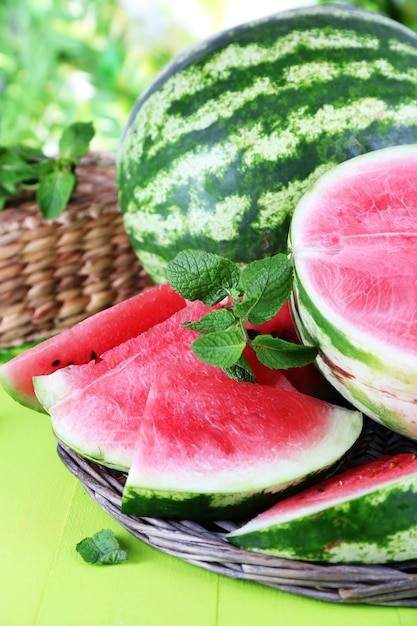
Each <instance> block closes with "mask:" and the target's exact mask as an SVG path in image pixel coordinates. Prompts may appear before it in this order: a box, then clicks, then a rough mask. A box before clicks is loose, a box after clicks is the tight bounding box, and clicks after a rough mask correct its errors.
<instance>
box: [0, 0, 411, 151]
mask: <svg viewBox="0 0 417 626" xmlns="http://www.w3.org/2000/svg"><path fill="white" fill-rule="evenodd" d="M174 1H179V0H173V2H174ZM318 1H322V2H326V1H327V0H318ZM149 2H152V0H149ZM200 3H201V5H202V6H203V7H204V9H205V10H206V11H207V12H208V14H209V15H210V17H211V20H212V25H213V28H215V27H216V24H218V23H219V21H220V20H219V16H220V15H221V12H222V11H224V8H225V5H226V4H227V0H215V1H214V0H213V1H212V2H209V1H208V0H200ZM345 3H348V4H354V5H357V6H362V7H364V8H368V9H371V10H376V11H379V12H381V13H385V14H387V15H390V17H393V18H394V19H397V20H399V21H402V22H403V23H405V24H407V25H408V26H410V27H411V28H417V2H416V0H345ZM279 5H280V1H279V0H277V2H276V6H277V10H278V9H279ZM167 18H168V19H171V20H172V27H171V28H170V29H169V36H165V35H164V36H163V37H155V36H152V34H151V33H149V32H148V31H147V29H146V28H145V27H144V24H143V23H141V21H140V20H139V19H134V18H133V17H132V16H131V15H129V14H128V13H127V12H126V11H125V10H124V9H123V8H122V6H121V5H120V4H119V2H118V1H117V0H1V2H0V145H13V144H16V143H19V142H25V143H27V144H30V145H34V146H36V147H38V146H42V147H43V148H44V149H45V150H46V151H47V152H48V151H50V152H53V150H54V146H55V144H54V142H55V141H56V138H57V137H58V135H59V134H60V133H61V131H62V128H63V127H65V126H67V125H68V124H70V123H71V122H74V121H90V120H91V121H93V122H94V125H95V128H96V137H95V139H94V141H93V144H92V146H93V148H94V149H107V150H111V151H116V150H117V146H118V142H119V138H120V135H121V132H122V129H123V126H124V124H125V122H126V120H127V117H128V114H129V111H130V109H131V108H132V106H133V104H134V101H135V100H136V98H137V97H138V95H139V94H140V92H141V91H142V90H143V89H144V88H145V87H146V86H147V84H148V83H149V82H150V81H151V80H152V78H153V77H154V76H155V74H156V73H157V72H158V71H159V70H160V69H161V68H162V67H163V66H164V65H165V64H166V63H167V62H168V61H169V59H170V58H172V57H173V56H174V55H176V54H177V53H178V52H179V51H181V50H182V49H184V47H186V46H187V45H189V44H191V43H192V42H193V40H194V39H195V34H193V33H192V32H191V31H190V30H187V29H186V28H185V27H184V25H183V24H180V23H176V22H175V21H174V18H173V17H172V15H171V17H169V16H167Z"/></svg>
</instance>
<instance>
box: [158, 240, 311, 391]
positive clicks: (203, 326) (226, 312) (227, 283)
mask: <svg viewBox="0 0 417 626" xmlns="http://www.w3.org/2000/svg"><path fill="white" fill-rule="evenodd" d="M167 278H168V280H169V282H170V283H171V286H172V287H173V289H175V290H176V291H177V292H178V293H180V294H181V295H182V296H183V297H185V298H187V299H188V300H202V301H203V302H204V303H205V304H206V305H207V306H214V305H218V304H220V303H221V302H222V300H224V302H223V304H222V305H220V307H219V308H216V309H215V310H214V311H210V312H209V313H207V314H206V315H205V316H203V317H202V318H201V319H200V320H192V321H190V322H187V323H185V324H183V326H185V327H186V328H190V329H192V330H195V331H196V332H198V333H199V337H198V339H196V340H195V341H194V342H193V343H192V344H191V347H192V349H193V351H194V353H195V354H196V356H197V357H198V358H200V359H201V360H202V361H205V362H207V363H209V364H211V365H213V366H215V367H221V368H222V369H223V370H224V371H225V372H226V374H228V376H230V377H231V378H234V379H236V380H241V381H248V382H256V380H255V375H254V372H253V371H252V369H251V367H250V366H249V364H248V362H247V360H246V358H245V356H244V354H243V351H244V349H245V347H246V346H247V345H248V346H249V347H251V348H253V349H254V350H255V352H256V355H257V358H258V360H259V361H260V362H261V363H263V364H264V365H266V366H267V367H270V368H273V369H288V368H290V367H301V366H303V365H306V364H307V363H311V362H312V361H314V359H315V357H316V355H317V350H316V348H314V347H307V346H302V345H299V344H294V343H289V342H287V341H284V340H283V339H276V338H274V337H272V336H270V335H260V334H257V333H256V332H254V331H253V329H252V330H250V329H249V328H248V324H249V323H250V324H252V325H253V326H259V325H261V324H263V323H264V322H267V321H269V320H271V319H272V318H273V317H274V316H275V315H276V314H277V313H278V311H279V310H280V309H281V308H282V307H283V305H284V304H285V303H286V302H287V301H288V299H289V297H290V295H291V291H292V286H293V268H292V263H291V260H290V258H289V256H288V255H285V254H276V255H274V256H271V257H267V258H265V259H259V260H255V261H252V262H251V263H249V264H248V265H246V267H244V268H243V269H240V268H239V266H238V265H237V264H236V263H233V262H232V261H229V260H228V259H224V258H223V257H220V256H218V255H216V254H212V253H209V252H204V251H202V250H183V251H182V252H179V253H178V254H177V256H176V257H175V258H174V259H173V260H172V261H171V262H170V263H169V264H168V268H167Z"/></svg>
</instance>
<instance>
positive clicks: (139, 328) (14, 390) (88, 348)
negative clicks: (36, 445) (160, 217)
mask: <svg viewBox="0 0 417 626" xmlns="http://www.w3.org/2000/svg"><path fill="white" fill-rule="evenodd" d="M185 305H186V301H185V300H184V298H182V297H181V296H180V295H178V294H177V293H176V292H175V291H174V290H173V289H172V288H171V286H170V285H169V284H168V283H164V284H162V285H158V286H156V287H152V288H150V289H148V290H146V291H143V292H141V293H140V294H138V295H136V296H133V297H132V298H129V299H128V300H125V301H124V302H121V303H119V304H117V305H115V306H113V307H110V308H108V309H105V310H103V311H100V312H99V313H96V314H95V315H92V316H91V317H89V318H87V319H85V320H83V321H81V322H79V323H78V324H76V325H75V326H73V327H72V328H70V329H68V330H65V331H63V332H61V333H60V334H59V335H57V336H55V337H51V338H49V339H47V340H46V341H44V342H42V343H40V344H38V345H36V346H34V347H32V348H30V349H29V350H27V351H26V352H23V353H22V354H19V355H18V356H16V357H14V358H13V359H12V360H10V361H8V362H7V363H5V364H4V365H2V366H1V367H0V382H1V383H2V384H3V386H4V388H5V389H6V391H7V392H8V393H9V394H10V395H11V396H12V397H13V398H15V399H16V400H17V401H19V402H20V403H21V404H24V405H25V406H28V407H30V408H32V409H35V410H38V411H42V410H43V408H42V406H41V405H40V403H39V401H38V400H37V398H36V396H35V393H34V389H33V384H32V377H33V376H40V375H46V374H50V373H52V372H54V371H56V370H58V369H61V368H63V367H65V366H67V365H68V364H69V363H74V364H83V363H88V362H89V361H90V360H91V359H93V360H94V359H96V358H99V357H100V356H101V355H102V354H103V353H104V352H105V351H107V350H109V349H110V348H112V347H113V346H115V345H118V344H120V343H122V342H124V341H126V340H127V339H129V338H130V337H135V336H137V335H139V334H140V333H142V332H143V331H145V330H147V329H148V328H150V327H151V326H153V325H154V324H157V323H159V322H162V321H163V320H165V319H167V318H168V317H169V316H170V315H171V314H173V313H174V312H175V311H178V310H179V309H181V308H183V307H185Z"/></svg>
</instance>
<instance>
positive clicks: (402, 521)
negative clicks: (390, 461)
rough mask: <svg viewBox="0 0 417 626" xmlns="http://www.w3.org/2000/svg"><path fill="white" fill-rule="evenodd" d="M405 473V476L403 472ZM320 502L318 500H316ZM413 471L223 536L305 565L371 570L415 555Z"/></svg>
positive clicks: (416, 482) (416, 478) (416, 484)
mask: <svg viewBox="0 0 417 626" xmlns="http://www.w3.org/2000/svg"><path fill="white" fill-rule="evenodd" d="M406 473H407V472H406ZM319 498H320V496H319ZM416 503H417V471H416V469H415V468H414V471H413V470H410V475H409V476H407V475H406V476H404V477H402V478H398V477H397V478H394V479H387V480H386V481H382V482H381V483H380V485H379V486H378V488H375V487H374V486H372V487H365V488H364V489H363V490H359V491H358V492H357V493H356V494H355V495H348V496H346V495H343V489H341V494H340V495H339V496H337V497H335V498H334V499H333V501H328V502H327V503H326V504H323V503H321V502H320V499H318V502H317V503H313V504H310V505H307V506H305V507H303V506H300V507H298V508H297V507H294V509H293V510H292V511H291V510H286V511H285V513H283V514H280V513H279V512H277V513H276V514H272V511H271V514H269V512H267V513H263V514H260V515H259V516H257V517H255V518H253V519H252V520H250V521H249V522H248V523H247V524H245V525H244V526H242V527H240V528H238V529H237V530H235V531H233V532H232V533H229V535H228V539H229V541H230V542H231V543H233V544H234V545H237V546H238V547H240V548H242V549H246V550H254V551H256V552H263V553H266V554H270V555H274V556H278V557H282V558H289V559H297V560H299V559H301V560H305V561H317V562H328V563H360V564H377V563H389V562H394V561H405V560H408V559H412V558H415V556H416V553H417V525H416V523H415V520H416Z"/></svg>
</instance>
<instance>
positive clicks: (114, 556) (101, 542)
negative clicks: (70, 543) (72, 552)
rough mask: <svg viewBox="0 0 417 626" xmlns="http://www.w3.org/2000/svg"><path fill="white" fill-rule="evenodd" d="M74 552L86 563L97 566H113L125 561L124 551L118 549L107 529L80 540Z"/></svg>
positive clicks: (110, 531) (125, 554)
mask: <svg viewBox="0 0 417 626" xmlns="http://www.w3.org/2000/svg"><path fill="white" fill-rule="evenodd" d="M76 551H77V552H78V554H79V555H80V556H81V557H82V559H83V560H84V561H85V562H86V563H91V564H97V565H114V564H115V563H119V562H120V561H125V560H126V559H127V552H126V550H122V549H121V548H120V545H119V542H118V540H117V538H116V536H115V534H114V532H113V531H112V530H110V529H108V528H105V529H103V530H99V531H98V532H96V533H95V534H94V535H93V536H92V537H86V538H85V539H82V540H81V541H80V542H79V543H77V546H76Z"/></svg>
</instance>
